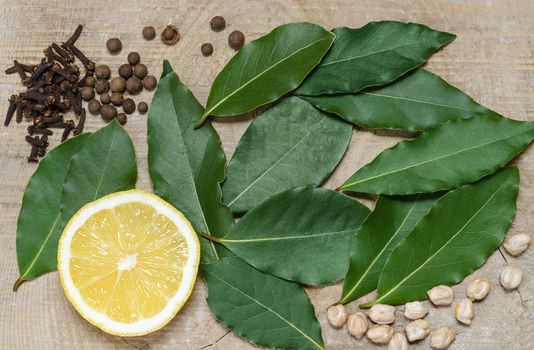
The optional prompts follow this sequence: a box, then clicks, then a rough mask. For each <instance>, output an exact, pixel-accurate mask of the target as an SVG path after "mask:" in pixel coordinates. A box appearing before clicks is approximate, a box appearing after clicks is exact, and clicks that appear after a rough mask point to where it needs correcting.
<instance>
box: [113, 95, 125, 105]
mask: <svg viewBox="0 0 534 350" xmlns="http://www.w3.org/2000/svg"><path fill="white" fill-rule="evenodd" d="M123 101H124V96H123V95H122V94H121V93H120V92H114V93H112V94H111V103H113V104H114V105H115V106H117V107H118V106H121V105H122V102H123Z"/></svg>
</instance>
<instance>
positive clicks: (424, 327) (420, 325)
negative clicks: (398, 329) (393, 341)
mask: <svg viewBox="0 0 534 350" xmlns="http://www.w3.org/2000/svg"><path fill="white" fill-rule="evenodd" d="M404 331H405V332H406V337H407V338H408V341H409V342H410V343H412V342H414V341H417V340H422V339H425V338H426V336H427V335H428V334H429V333H430V324H429V323H428V321H427V320H415V321H412V322H410V323H408V324H407V325H406V328H405V329H404Z"/></svg>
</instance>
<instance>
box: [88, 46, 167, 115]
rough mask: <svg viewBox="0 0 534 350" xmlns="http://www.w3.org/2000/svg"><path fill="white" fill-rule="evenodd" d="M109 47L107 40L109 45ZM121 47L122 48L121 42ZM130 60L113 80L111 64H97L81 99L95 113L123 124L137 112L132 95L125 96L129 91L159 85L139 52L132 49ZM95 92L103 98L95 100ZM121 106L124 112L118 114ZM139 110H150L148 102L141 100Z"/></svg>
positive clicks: (136, 92) (139, 90) (152, 88)
mask: <svg viewBox="0 0 534 350" xmlns="http://www.w3.org/2000/svg"><path fill="white" fill-rule="evenodd" d="M110 40H115V38H114V39H110ZM117 40H118V39H117ZM119 43H120V41H119ZM109 46H110V45H109V40H108V48H109ZM120 46H121V48H122V44H121V45H120ZM127 60H128V63H125V64H123V65H121V66H120V67H119V69H118V76H117V77H114V78H112V79H111V69H110V68H109V67H108V66H106V65H100V66H98V67H96V69H95V77H91V78H92V79H88V81H87V84H86V86H85V87H83V88H82V90H81V97H82V99H83V100H85V101H87V102H88V105H87V108H88V109H89V112H90V113H91V114H94V115H97V114H100V116H101V117H102V119H103V120H104V121H106V122H110V121H112V120H113V119H114V118H117V120H118V121H119V123H121V124H123V125H124V124H125V123H126V121H127V116H126V115H127V114H132V113H133V112H135V110H136V103H135V101H134V100H133V99H132V98H130V97H125V96H124V95H125V94H126V93H128V94H130V95H132V96H133V95H137V94H139V93H140V92H141V91H142V90H143V88H145V89H147V90H148V91H152V90H154V89H155V88H156V85H157V79H156V77H154V76H153V75H148V69H147V67H146V66H145V65H144V64H142V63H141V56H140V55H139V53H137V52H130V53H129V54H128V58H127ZM110 79H111V82H110ZM96 94H98V95H100V101H98V100H97V99H95V96H96ZM118 107H122V110H123V112H121V113H119V111H118V109H117V108H118ZM137 110H138V111H139V113H140V114H145V113H146V112H147V111H148V104H147V103H146V102H139V104H138V105H137Z"/></svg>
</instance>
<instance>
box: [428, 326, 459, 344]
mask: <svg viewBox="0 0 534 350" xmlns="http://www.w3.org/2000/svg"><path fill="white" fill-rule="evenodd" d="M455 338H456V332H455V331H453V330H452V329H450V328H449V327H447V326H443V327H440V328H438V329H436V330H434V331H432V337H431V339H430V346H431V347H432V348H434V349H447V348H448V347H449V345H451V343H452V342H453V341H454V339H455Z"/></svg>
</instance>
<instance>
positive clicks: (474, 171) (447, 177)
mask: <svg viewBox="0 0 534 350" xmlns="http://www.w3.org/2000/svg"><path fill="white" fill-rule="evenodd" d="M532 138H534V122H522V121H518V120H512V119H507V118H502V117H496V116H481V115H479V116H475V117H473V118H470V119H465V120H464V119H459V120H456V121H451V122H448V123H445V124H442V125H440V126H438V127H436V128H434V129H431V130H429V131H426V132H423V133H422V134H421V135H420V136H419V137H417V138H416V139H415V140H413V141H408V140H406V141H401V142H399V143H398V144H397V145H395V146H393V147H392V148H389V149H387V150H385V151H383V152H382V153H380V154H379V155H378V156H377V157H376V158H375V159H374V160H373V161H372V162H371V163H369V164H367V165H365V166H364V167H363V168H361V169H360V170H358V171H357V172H356V173H355V174H354V175H352V176H351V177H350V178H349V179H348V180H347V181H346V182H345V183H344V184H343V185H342V186H341V189H342V190H348V191H356V192H366V193H377V194H388V195H407V194H417V193H427V192H437V191H441V190H449V189H453V188H456V187H458V186H461V185H463V184H467V183H471V182H474V181H476V180H478V179H480V178H482V177H483V176H486V175H489V174H492V173H494V172H495V171H497V170H498V169H500V168H502V167H503V166H505V165H506V164H507V163H508V162H509V161H510V160H511V159H512V158H513V157H515V156H516V155H517V154H519V153H520V152H521V151H522V150H523V149H524V148H525V147H527V146H528V144H529V143H530V142H531V141H532Z"/></svg>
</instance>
